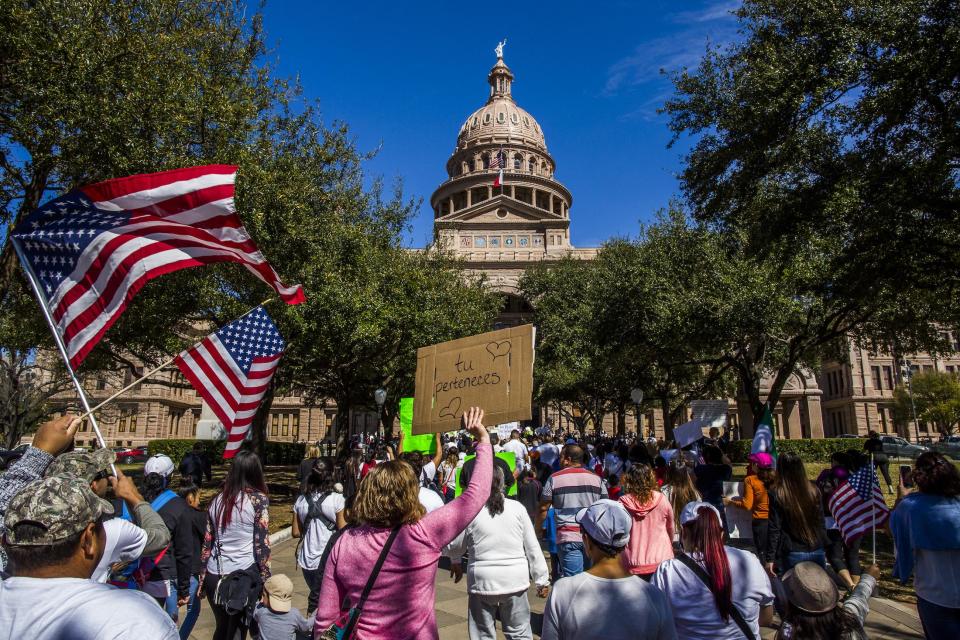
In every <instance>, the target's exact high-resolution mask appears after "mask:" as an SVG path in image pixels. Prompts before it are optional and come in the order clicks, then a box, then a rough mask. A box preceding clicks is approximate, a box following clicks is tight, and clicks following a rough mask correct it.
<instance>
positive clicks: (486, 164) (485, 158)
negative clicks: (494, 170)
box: [482, 153, 490, 169]
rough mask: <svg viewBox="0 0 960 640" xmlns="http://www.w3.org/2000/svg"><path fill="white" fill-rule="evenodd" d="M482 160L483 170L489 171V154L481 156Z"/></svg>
mask: <svg viewBox="0 0 960 640" xmlns="http://www.w3.org/2000/svg"><path fill="white" fill-rule="evenodd" d="M482 159H483V168H484V169H489V168H490V154H489V153H485V154H483V156H482Z"/></svg>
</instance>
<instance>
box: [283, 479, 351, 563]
mask: <svg viewBox="0 0 960 640" xmlns="http://www.w3.org/2000/svg"><path fill="white" fill-rule="evenodd" d="M346 506H347V503H346V500H344V499H343V494H342V493H336V492H334V493H331V494H330V495H328V496H327V497H326V498H324V499H323V502H321V503H320V512H321V513H323V517H324V518H326V519H327V520H329V521H330V522H333V523H336V521H337V514H338V513H340V512H341V511H343V510H344V509H345V508H346ZM293 510H294V512H296V514H297V517H298V518H300V522H303V521H304V520H306V518H307V512H308V511H310V503H309V502H308V501H307V499H306V498H305V497H303V496H300V497H298V498H297V501H296V502H294V503H293ZM300 535H302V536H303V544H301V545H300V548H299V549H297V565H298V566H299V567H300V568H301V569H311V570H312V569H316V568H317V567H319V566H320V558H321V557H322V556H323V552H324V550H325V549H326V548H327V543H328V542H329V541H330V536H332V535H333V531H331V530H329V529H327V528H326V527H325V526H324V525H323V523H322V522H320V521H319V520H313V521H311V522H310V526H309V528H308V530H307V531H303V532H302V533H301V534H300Z"/></svg>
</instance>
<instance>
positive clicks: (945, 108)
mask: <svg viewBox="0 0 960 640" xmlns="http://www.w3.org/2000/svg"><path fill="white" fill-rule="evenodd" d="M735 14H736V16H737V18H738V20H739V27H740V34H741V37H740V38H739V39H738V40H737V41H736V42H734V43H733V44H730V45H728V46H725V47H716V48H711V49H710V50H709V51H708V52H707V53H706V55H704V57H703V59H702V60H701V62H700V64H699V66H698V68H697V69H695V70H690V71H686V72H683V73H681V74H679V75H678V76H677V77H676V78H675V82H676V88H677V91H676V95H675V96H674V97H673V98H671V99H670V100H668V101H667V103H666V107H665V110H666V112H667V113H668V114H669V116H670V126H671V129H672V130H673V132H674V134H675V136H676V137H677V139H679V137H680V136H682V135H685V134H688V135H691V136H692V137H693V146H692V149H691V150H690V152H689V153H688V155H687V158H686V163H685V166H684V169H683V171H682V173H681V183H682V187H683V191H684V194H685V195H686V197H687V199H688V201H689V203H690V205H691V207H692V210H693V213H694V215H695V216H696V218H697V219H698V220H700V221H703V222H707V223H710V224H713V225H716V226H717V227H719V228H722V229H725V230H728V231H730V232H732V233H733V234H735V235H736V236H737V237H738V238H740V239H741V240H742V243H743V246H744V249H743V251H744V252H746V253H749V254H750V255H752V256H755V257H756V258H757V259H758V260H763V261H765V262H768V263H770V264H771V269H773V270H775V271H783V272H790V271H794V270H795V267H797V266H798V260H797V259H796V258H795V256H797V255H800V256H803V255H805V254H809V253H810V251H809V249H810V248H811V247H813V248H814V249H815V250H816V253H815V255H814V266H815V267H816V270H815V271H810V269H808V268H806V267H802V265H799V266H801V270H802V271H807V272H808V273H807V274H806V275H804V277H803V279H804V280H805V281H806V282H805V286H804V287H803V288H802V289H798V290H795V291H794V292H793V293H794V294H795V295H796V296H798V298H799V299H800V300H803V299H806V298H807V290H810V289H813V290H814V296H813V298H812V300H819V301H822V302H823V303H825V304H826V306H824V307H823V310H824V313H825V316H824V317H831V318H834V321H833V325H834V326H836V327H838V328H841V327H842V328H845V329H851V328H854V327H858V326H860V327H869V328H870V333H871V334H872V335H871V337H873V338H878V337H881V336H882V341H885V342H887V343H890V342H894V340H895V339H896V340H897V341H902V342H904V343H908V342H918V344H922V342H923V341H927V342H928V343H929V342H930V337H931V336H930V335H929V329H928V327H929V323H930V322H931V321H938V320H940V321H948V322H954V323H955V322H956V321H957V318H958V315H957V304H956V301H957V299H958V296H957V295H956V293H957V290H958V284H960V276H958V274H960V215H958V213H960V180H958V168H960V99H958V95H960V92H958V88H960V80H958V77H960V76H958V74H957V72H956V70H957V68H958V65H960V22H958V20H957V15H958V14H960V5H958V3H957V2H955V1H950V0H948V1H939V0H907V1H905V2H904V1H900V0H897V1H893V0H876V1H875V0H871V1H869V2H866V1H859V0H848V1H846V2H831V3H824V2H816V1H814V0H801V1H799V2H786V1H784V0H746V1H745V2H744V3H743V5H742V7H741V8H740V9H738V10H737V11H736V12H735ZM817 304H820V303H819V302H818V303H817ZM918 337H919V340H917V338H918ZM927 346H937V345H929V344H928V345H927ZM940 346H942V345H940Z"/></svg>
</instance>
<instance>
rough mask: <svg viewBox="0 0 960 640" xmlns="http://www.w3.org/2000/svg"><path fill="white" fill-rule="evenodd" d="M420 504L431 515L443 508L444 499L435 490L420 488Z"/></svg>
mask: <svg viewBox="0 0 960 640" xmlns="http://www.w3.org/2000/svg"><path fill="white" fill-rule="evenodd" d="M420 504H422V505H423V508H424V509H426V510H427V513H430V512H431V511H436V510H437V509H439V508H440V507H442V506H443V498H441V497H440V494H439V493H437V492H436V491H434V490H433V489H428V488H426V487H420Z"/></svg>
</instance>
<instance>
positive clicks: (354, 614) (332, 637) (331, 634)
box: [317, 527, 400, 640]
mask: <svg viewBox="0 0 960 640" xmlns="http://www.w3.org/2000/svg"><path fill="white" fill-rule="evenodd" d="M398 533H400V527H394V529H393V531H391V532H390V537H389V538H387V542H386V543H385V544H384V545H383V550H381V551H380V557H379V558H377V563H376V564H375V565H373V571H371V572H370V577H369V578H367V584H366V585H364V587H363V592H362V593H361V594H360V599H359V600H358V601H357V604H356V605H354V606H353V607H351V608H350V609H349V610H348V611H347V612H346V613H345V614H343V615H342V616H340V619H339V620H337V621H336V622H334V623H333V624H331V625H330V626H329V627H327V629H326V630H325V631H324V632H323V633H322V634H320V635H319V636H317V637H318V639H319V640H351V639H352V638H353V637H354V631H355V630H356V628H357V623H358V622H359V621H360V616H361V615H362V614H363V605H364V604H365V603H366V601H367V596H369V595H370V591H371V590H372V589H373V584H374V583H375V582H376V581H377V576H378V575H379V574H380V569H382V568H383V563H384V561H385V560H386V559H387V555H388V554H389V553H390V547H392V546H393V541H394V540H396V539H397V534H398ZM334 542H336V541H334V540H332V541H331V544H329V545H327V550H328V551H329V549H330V548H331V547H333V543H334ZM324 560H325V559H324ZM324 571H326V567H324Z"/></svg>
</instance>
